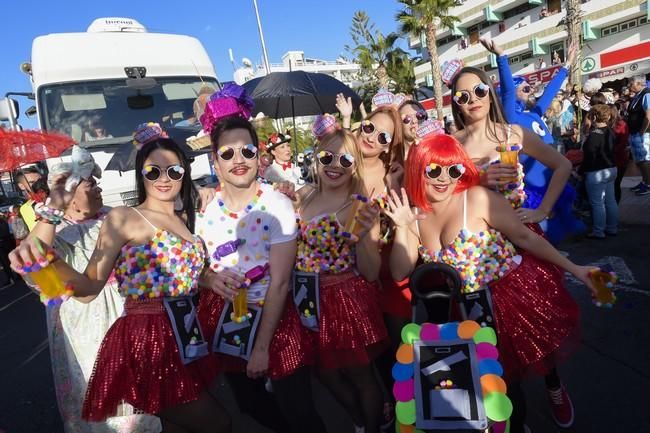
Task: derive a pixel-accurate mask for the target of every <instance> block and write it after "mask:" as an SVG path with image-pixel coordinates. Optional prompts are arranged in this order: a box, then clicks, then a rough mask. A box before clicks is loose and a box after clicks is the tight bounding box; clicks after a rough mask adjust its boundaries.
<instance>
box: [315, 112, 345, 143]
mask: <svg viewBox="0 0 650 433" xmlns="http://www.w3.org/2000/svg"><path fill="white" fill-rule="evenodd" d="M338 129H340V126H339V123H338V121H337V120H336V117H334V116H332V115H331V114H327V113H326V114H322V115H319V116H318V117H316V120H315V121H314V125H313V126H312V127H311V132H312V133H313V134H314V137H316V138H317V139H318V140H322V139H323V137H325V136H326V135H329V134H331V133H332V132H334V131H336V130H338Z"/></svg>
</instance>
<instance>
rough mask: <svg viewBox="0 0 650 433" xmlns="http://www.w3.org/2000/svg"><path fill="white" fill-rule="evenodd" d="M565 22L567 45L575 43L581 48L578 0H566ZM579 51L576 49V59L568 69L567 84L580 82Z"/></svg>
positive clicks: (580, 16)
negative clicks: (569, 69)
mask: <svg viewBox="0 0 650 433" xmlns="http://www.w3.org/2000/svg"><path fill="white" fill-rule="evenodd" d="M565 22H566V30H567V47H570V46H571V44H573V43H575V44H576V46H578V47H580V48H582V47H581V44H580V35H581V31H582V28H581V25H580V24H581V22H582V10H581V8H580V1H579V0H567V2H566V18H565ZM581 52H582V50H579V51H578V60H577V61H576V62H574V64H573V65H572V66H571V71H569V72H570V73H569V84H571V85H573V84H580V60H581V56H580V53H581Z"/></svg>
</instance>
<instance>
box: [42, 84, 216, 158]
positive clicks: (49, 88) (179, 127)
mask: <svg viewBox="0 0 650 433" xmlns="http://www.w3.org/2000/svg"><path fill="white" fill-rule="evenodd" d="M217 86H218V84H217V81H216V80H214V79H207V80H206V79H204V80H201V79H199V78H196V77H164V78H156V79H155V84H154V83H150V84H149V85H148V86H147V88H145V89H137V88H133V87H130V86H128V85H127V82H126V80H124V79H121V80H101V81H84V82H76V83H64V84H52V85H46V86H41V87H40V88H39V90H38V97H39V102H38V103H39V107H40V110H39V111H40V116H41V126H42V127H43V128H44V129H46V130H50V131H58V132H62V133H65V134H67V135H70V136H71V137H72V138H73V139H75V140H76V141H77V142H79V143H84V144H85V147H89V146H95V145H98V146H110V145H112V144H119V143H124V142H125V141H128V140H131V135H132V134H133V131H134V130H135V129H136V127H137V126H138V125H139V124H141V123H145V122H158V123H159V124H160V126H162V128H163V129H164V130H166V131H167V132H168V133H169V134H170V136H172V137H175V136H185V137H188V136H191V135H194V134H196V133H197V132H198V131H199V130H200V129H201V125H200V123H199V121H198V119H197V118H196V117H195V113H194V107H193V106H194V101H196V99H197V97H198V95H199V94H202V93H212V92H214V91H215V90H216V89H217ZM140 87H142V86H140Z"/></svg>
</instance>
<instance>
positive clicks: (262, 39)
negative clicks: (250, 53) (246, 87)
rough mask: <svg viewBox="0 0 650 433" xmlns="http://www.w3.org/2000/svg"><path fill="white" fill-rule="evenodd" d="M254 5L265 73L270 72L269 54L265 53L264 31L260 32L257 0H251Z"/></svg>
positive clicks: (260, 24) (260, 25)
mask: <svg viewBox="0 0 650 433" xmlns="http://www.w3.org/2000/svg"><path fill="white" fill-rule="evenodd" d="M253 6H254V7H255V17H256V18H257V29H258V30H259V32H260V41H261V42H262V54H263V55H264V67H265V68H266V73H267V75H268V74H270V73H271V66H270V65H269V55H268V54H267V53H266V43H265V42H264V32H262V21H261V20H260V11H259V9H258V7H257V0H253Z"/></svg>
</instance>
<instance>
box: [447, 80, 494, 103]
mask: <svg viewBox="0 0 650 433" xmlns="http://www.w3.org/2000/svg"><path fill="white" fill-rule="evenodd" d="M472 92H473V93H474V95H476V97H477V98H479V99H483V98H485V97H486V96H487V94H488V93H489V92H490V86H488V85H487V84H485V83H478V84H477V85H476V86H474V88H473V89H472ZM471 97H472V95H471V94H470V93H469V92H468V91H467V90H458V91H456V94H455V95H454V101H455V102H456V104H458V105H465V104H467V103H468V102H469V101H470V99H471Z"/></svg>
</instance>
